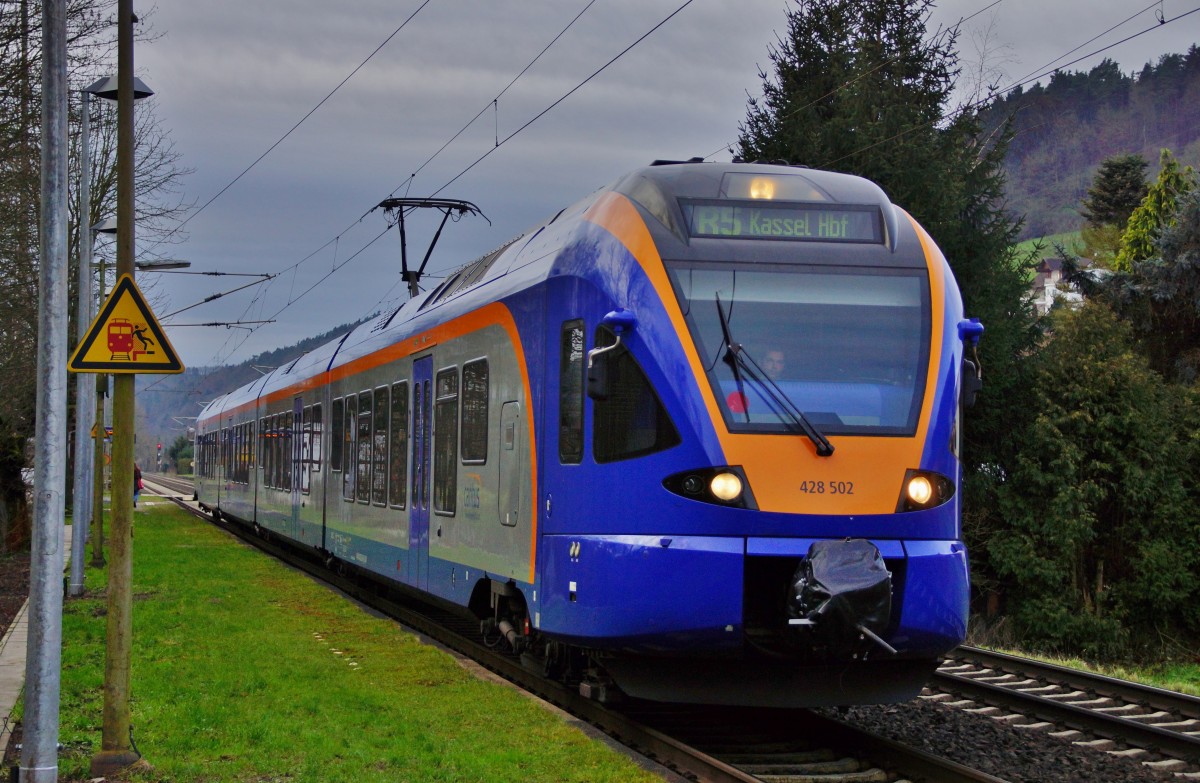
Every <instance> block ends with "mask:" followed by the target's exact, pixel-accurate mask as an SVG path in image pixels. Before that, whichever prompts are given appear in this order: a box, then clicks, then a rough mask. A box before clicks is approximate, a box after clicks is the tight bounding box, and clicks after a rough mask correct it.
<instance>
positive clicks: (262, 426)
mask: <svg viewBox="0 0 1200 783" xmlns="http://www.w3.org/2000/svg"><path fill="white" fill-rule="evenodd" d="M254 443H255V448H257V449H258V464H259V465H262V468H263V477H262V483H263V485H264V486H266V484H267V482H268V481H269V480H270V478H271V472H270V468H271V462H270V459H271V453H270V451H268V450H267V420H266V418H265V417H264V418H261V419H259V420H258V439H257V440H255V442H254Z"/></svg>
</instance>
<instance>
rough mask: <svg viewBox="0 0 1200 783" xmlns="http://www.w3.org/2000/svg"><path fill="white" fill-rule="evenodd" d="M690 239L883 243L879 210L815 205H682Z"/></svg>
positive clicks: (694, 203) (868, 207)
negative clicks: (716, 238) (721, 238)
mask: <svg viewBox="0 0 1200 783" xmlns="http://www.w3.org/2000/svg"><path fill="white" fill-rule="evenodd" d="M683 210H684V215H685V216H686V217H687V222H688V233H689V234H690V235H691V236H693V237H723V238H738V239H788V240H798V241H810V242H871V243H876V244H880V243H882V242H883V230H882V228H881V226H880V215H879V208H878V207H873V206H862V207H826V206H822V205H815V204H759V203H736V204H731V203H728V202H726V203H696V202H692V203H685V204H684V205H683Z"/></svg>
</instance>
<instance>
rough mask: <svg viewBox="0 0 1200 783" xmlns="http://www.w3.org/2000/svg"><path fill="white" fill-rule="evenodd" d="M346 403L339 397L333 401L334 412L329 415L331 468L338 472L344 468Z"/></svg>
mask: <svg viewBox="0 0 1200 783" xmlns="http://www.w3.org/2000/svg"><path fill="white" fill-rule="evenodd" d="M344 407H345V403H344V402H343V401H342V399H341V398H340V397H339V398H338V399H336V400H334V401H333V412H332V415H331V416H330V417H329V425H330V431H329V435H330V436H329V469H330V470H331V471H333V472H335V473H336V472H337V471H339V470H341V469H342V439H343V438H344V437H345V430H343V429H342V415H343V414H342V410H343V408H344Z"/></svg>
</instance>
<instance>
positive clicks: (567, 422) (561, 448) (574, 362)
mask: <svg viewBox="0 0 1200 783" xmlns="http://www.w3.org/2000/svg"><path fill="white" fill-rule="evenodd" d="M583 357H584V339H583V321H581V320H575V321H567V322H566V323H564V324H563V326H562V332H561V334H560V338H559V370H558V460H559V462H562V463H564V464H569V465H578V464H579V463H580V462H583V388H584V387H583V371H584V368H583Z"/></svg>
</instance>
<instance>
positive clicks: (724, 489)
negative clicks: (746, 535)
mask: <svg viewBox="0 0 1200 783" xmlns="http://www.w3.org/2000/svg"><path fill="white" fill-rule="evenodd" d="M663 488H664V489H666V490H669V491H670V492H674V493H675V494H676V495H682V496H683V497H685V498H687V499H688V500H698V501H700V502H701V503H712V504H713V505H717V506H729V507H731V508H746V509H754V508H757V506H756V505H755V503H754V490H753V489H751V488H750V482H749V480H747V478H746V473H745V471H743V470H742V468H741V466H739V465H708V466H705V467H702V468H695V469H693V470H685V471H684V472H682V473H676V474H674V475H672V476H667V477H666V478H665V479H663Z"/></svg>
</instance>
